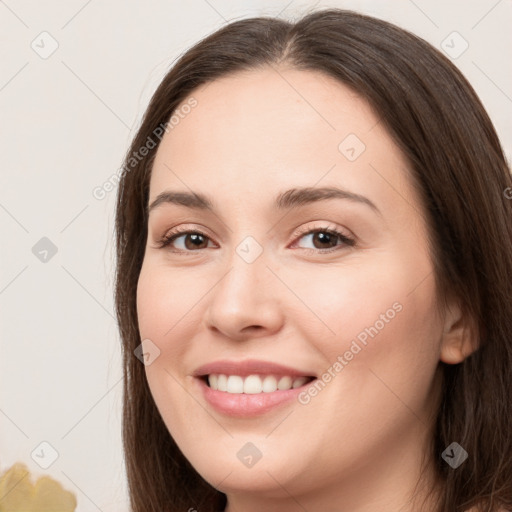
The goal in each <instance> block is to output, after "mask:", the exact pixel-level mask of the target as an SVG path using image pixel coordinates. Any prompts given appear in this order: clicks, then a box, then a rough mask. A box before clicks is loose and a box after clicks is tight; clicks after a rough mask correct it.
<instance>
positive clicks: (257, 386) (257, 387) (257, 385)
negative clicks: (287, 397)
mask: <svg viewBox="0 0 512 512" xmlns="http://www.w3.org/2000/svg"><path fill="white" fill-rule="evenodd" d="M312 379H313V377H292V376H290V375H282V376H275V375H257V374H253V375H248V376H247V377H242V376H240V375H225V374H215V373H212V374H210V375H208V376H207V382H208V385H209V387H210V388H211V389H213V390H216V391H223V392H225V393H233V394H241V393H244V394H247V395H256V394H259V393H273V392H275V391H278V390H279V391H286V390H288V389H295V388H299V387H301V386H303V385H304V384H306V383H308V382H311V380H312Z"/></svg>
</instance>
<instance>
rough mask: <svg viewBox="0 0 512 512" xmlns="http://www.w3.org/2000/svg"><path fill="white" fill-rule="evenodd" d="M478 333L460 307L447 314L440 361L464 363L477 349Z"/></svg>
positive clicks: (451, 309)
mask: <svg viewBox="0 0 512 512" xmlns="http://www.w3.org/2000/svg"><path fill="white" fill-rule="evenodd" d="M475 336H476V331H475V330H474V328H473V329H472V328H471V326H470V325H469V322H468V321H467V319H466V318H465V317H464V316H463V315H462V313H461V311H460V308H459V307H455V308H454V307H452V308H450V309H449V311H448V312H447V314H446V317H445V323H444V328H443V334H442V338H441V346H440V355H439V359H440V360H441V361H443V362H444V363H447V364H459V363H462V362H463V361H464V360H465V359H466V358H467V357H468V356H469V355H471V354H472V353H473V352H474V351H475V350H476V348H477V346H476V345H477V344H476V337H475Z"/></svg>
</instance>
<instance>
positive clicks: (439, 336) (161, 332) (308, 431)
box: [137, 66, 474, 512]
mask: <svg viewBox="0 0 512 512" xmlns="http://www.w3.org/2000/svg"><path fill="white" fill-rule="evenodd" d="M192 96H193V97H194V98H196V100H197V102H198V104H197V106H196V107H195V108H194V109H193V110H192V111H191V112H190V113H189V114H188V115H187V116H185V117H184V119H182V120H181V121H180V122H179V124H177V125H176V126H174V127H173V128H172V130H170V131H169V132H168V133H166V134H165V136H164V137H163V140H162V142H161V144H160V146H159V148H158V151H157V155H156V159H155V163H154V167H153V172H152V176H151V182H150V193H149V203H151V202H152V201H153V200H154V199H155V198H156V197H157V195H158V194H159V193H161V192H162V191H164V190H179V191H190V190H192V191H195V192H201V193H204V194H207V195H210V196H211V197H212V200H213V201H214V203H215V206H216V209H215V213H212V212H208V211H198V210H197V211H195V210H191V209H187V208H186V207H183V206H177V205H172V204H163V205H161V206H159V207H157V208H155V209H154V210H153V211H152V212H151V213H150V217H149V222H148V240H147V246H146V252H145V256H144V262H143V265H142V269H141V273H140V278H139V283H138V289H137V304H138V321H139V328H140V333H141V339H150V340H151V341H152V342H153V343H154V344H155V345H156V346H158V348H159V349H160V351H161V353H160V356H159V357H157V358H156V359H155V360H154V362H153V363H152V364H150V365H148V366H146V367H145V368H146V375H147V379H148V383H149V386H150V389H151V392H152V394H153V396H154V399H155V402H156V404H157V407H158V409H159V412H160V414H161V415H162V418H163V420H164V422H165V424H166V426H167V428H168V430H169V432H170V433H171V435H172V436H173V437H174V439H175V440H176V442H177V443H178V446H179V447H180V449H181V450H182V451H183V453H184V455H185V456H186V457H187V458H188V459H189V460H190V462H191V463H192V465H193V466H194V467H195V468H196V470H197V471H198V472H199V473H200V474H201V475H202V476H203V477H204V478H205V479H206V480H207V481H208V482H209V483H210V484H212V485H214V486H215V487H217V488H218V489H219V490H221V491H222V492H224V493H226V494H227V496H228V505H227V508H226V510H227V511H228V512H235V511H243V512H253V511H261V510H267V511H277V510H279V511H280V512H287V511H290V512H292V511H299V510H304V509H306V510H322V511H324V512H328V511H337V512H339V511H341V510H343V511H351V512H369V511H372V512H373V511H375V510H380V511H382V512H387V511H389V512H396V511H398V510H400V512H408V511H411V512H412V511H413V510H415V511H417V510H418V507H417V505H416V504H415V502H414V500H415V499H416V500H417V499H419V498H422V497H423V494H422V491H421V485H420V488H419V489H415V485H416V483H417V481H418V478H419V476H420V464H421V461H422V459H421V457H422V450H423V449H425V447H426V443H427V442H428V440H429V425H430V423H429V422H430V421H431V420H432V411H433V408H434V406H435V399H436V397H438V396H439V395H438V393H439V391H440V390H439V388H438V385H437V383H438V381H437V378H436V375H437V374H436V368H437V367H438V363H439V361H440V360H443V361H444V362H447V363H450V364H455V363H458V362H461V361H462V360H463V359H464V358H465V357H467V355H469V353H470V352H471V351H472V350H474V348H471V343H470V339H471V337H470V336H469V333H468V331H467V329H466V327H465V326H466V324H465V323H464V319H463V318H462V316H461V313H460V310H459V308H458V306H457V304H456V303H455V302H454V301H453V302H451V303H449V307H448V308H446V309H445V310H443V311H442V312H441V313H442V314H439V313H438V312H437V310H436V304H437V303H436V300H437V298H436V289H435V283H434V277H433V273H432V272H433V267H432V261H431V258H430V255H429V252H428V248H427V242H426V240H427V239H426V236H427V225H426V224H425V221H424V217H423V215H422V212H423V211H424V209H423V206H422V205H421V203H420V200H419V196H418V194H417V193H416V191H415V190H414V189H413V188H412V185H411V181H410V179H409V170H408V164H407V162H406V160H405V159H404V157H403V155H402V154H401V152H400V150H399V149H398V147H397V146H396V145H395V143H394V142H393V140H392V139H391V138H390V136H389V134H388V133H387V132H386V131H385V129H384V127H383V125H382V124H381V123H379V118H378V116H376V114H375V113H374V112H373V111H372V110H371V109H370V107H369V106H368V104H367V103H366V102H365V101H364V100H363V99H361V98H360V97H359V96H358V95H357V94H355V93H354V92H352V91H351V90H350V89H348V88H347V87H345V86H344V85H343V84H341V83H339V82H338V81H336V80H334V79H332V78H331V77H328V76H326V75H323V74H321V73H318V72H312V71H299V70H294V69H290V68H286V67H283V66H281V67H280V68H275V69H273V68H270V67H267V68H264V69H260V70H257V71H254V70H252V71H249V72H243V73H237V74H235V75H231V76H229V77H224V78H221V79H219V80H216V81H214V82H211V83H209V84H207V85H206V86H202V87H200V88H198V89H197V90H195V91H194V92H193V94H192ZM185 102H186V100H184V102H183V103H185ZM351 133H352V134H356V135H357V136H358V137H359V139H360V140H361V141H363V143H364V144H365V146H366V149H365V151H364V152H363V153H362V154H361V155H360V156H359V157H358V158H357V159H356V160H355V161H353V162H351V161H349V160H348V159H347V158H346V157H345V155H344V154H342V153H341V152H340V150H339V149H338V145H339V144H340V142H341V141H342V140H344V139H345V137H346V136H347V135H348V134H351ZM212 185H213V186H212ZM301 186H303V187H321V186H337V187H340V188H345V189H347V190H350V191H352V192H355V193H358V194H361V195H364V196H365V197H367V198H369V199H370V200H371V201H372V202H374V203H375V205H376V206H377V207H378V209H379V210H380V212H381V215H379V214H377V213H375V212H374V211H373V210H372V209H371V208H369V207H368V206H365V205H364V204H359V203H356V202H352V201H348V200H346V199H329V200H325V201H321V202H318V203H312V204H309V205H305V206H301V207H299V208H297V209H295V210H291V211H289V212H288V213H286V212H282V211H278V210H276V209H275V208H274V207H273V199H274V196H275V195H277V193H278V192H280V191H284V190H287V189H289V188H294V187H301ZM178 226H179V227H180V228H183V229H185V228H187V229H191V230H193V229H196V230H199V231H201V232H202V233H204V234H205V235H206V237H207V238H206V239H205V242H204V244H203V245H202V246H200V247H202V248H200V249H194V247H195V246H194V245H193V243H192V242H191V241H190V236H186V235H182V236H181V237H180V238H179V239H178V240H176V241H175V242H174V247H173V249H175V250H178V251H179V250H181V251H182V253H181V254H177V253H173V252H172V248H170V247H167V248H164V249H160V248H157V242H158V240H159V239H160V238H161V237H162V236H164V235H165V234H166V233H168V232H169V231H170V230H171V228H174V227H178ZM326 226H328V227H330V228H334V229H337V230H339V231H341V232H342V233H343V234H346V235H349V236H352V237H354V238H355V239H356V246H354V247H350V246H347V245H343V242H342V241H341V240H339V239H336V238H335V239H334V242H331V245H322V244H321V243H319V241H318V240H317V241H316V242H315V241H314V239H313V238H312V236H311V235H300V234H299V231H298V230H299V229H302V228H309V229H311V230H313V229H316V230H319V231H322V229H323V228H325V227H326ZM247 236H252V237H253V238H254V239H256V240H257V241H258V243H259V244H260V245H261V247H262V248H263V253H262V254H261V255H260V256H259V257H258V258H257V259H256V260H255V261H254V262H253V263H247V262H246V261H244V259H242V258H241V257H240V256H239V255H238V254H237V252H236V248H237V246H238V245H239V244H240V243H241V242H242V240H244V239H245V238H246V237H247ZM299 237H300V238H299ZM336 244H338V245H336ZM334 246H336V250H335V251H333V252H325V250H326V249H325V248H328V247H334ZM307 249H310V250H309V251H308V250H307ZM185 251H188V253H187V254H184V252H185ZM394 303H399V304H400V305H401V306H402V310H401V311H400V312H399V313H397V314H396V315H395V316H394V318H393V319H391V320H389V321H388V322H386V323H385V327H384V328H382V329H381V330H379V332H378V334H377V335H376V336H374V337H373V338H368V342H367V345H366V346H364V345H362V344H361V343H360V344H359V345H362V347H363V348H362V350H361V351H360V352H358V353H357V355H355V356H354V357H353V359H352V360H351V361H349V362H348V364H347V365H346V366H344V368H343V369H342V371H340V372H339V373H337V374H336V377H334V378H332V380H331V381H330V382H329V383H328V384H327V385H326V386H325V388H324V389H322V391H321V392H319V393H318V394H317V396H315V397H313V398H312V399H311V401H310V402H309V403H308V404H306V405H302V404H300V403H298V402H297V401H292V402H291V403H290V404H287V405H285V406H284V407H280V408H278V409H277V410H273V411H270V412H268V413H266V414H264V415H261V416H260V417H257V418H253V419H247V418H232V417H228V416H226V415H223V414H221V413H218V412H217V411H215V410H214V409H212V408H211V407H210V406H209V405H208V404H207V402H206V401H205V400H204V398H203V396H202V394H201V393H199V388H198V385H197V382H196V380H195V379H194V378H193V377H192V374H193V372H194V370H195V369H196V368H197V367H198V366H200V365H202V364H205V363H208V362H211V361H214V360H218V359H235V360H241V359H246V358H254V359H263V360H267V361H275V362H281V363H283V364H287V365H289V366H292V367H296V368H299V369H301V370H308V371H309V372H310V373H311V374H315V375H319V376H320V375H322V374H323V373H324V372H326V371H327V369H328V368H329V367H331V366H332V365H333V364H334V363H335V362H336V361H337V358H338V356H340V355H343V354H344V353H345V352H346V351H347V350H349V349H350V346H351V343H352V341H353V340H354V339H356V337H357V335H358V334H359V333H361V332H362V331H364V329H365V328H366V327H369V326H372V325H374V324H375V323H376V321H377V320H379V318H381V316H380V315H381V314H385V313H386V311H387V310H389V309H390V308H392V305H393V304H394ZM247 442H252V443H253V444H254V445H256V447H257V448H258V449H259V451H260V452H261V453H262V458H261V459H260V460H259V461H258V462H257V464H255V465H254V466H253V467H251V468H248V467H246V466H245V465H243V464H242V463H241V462H240V460H239V459H238V458H237V452H238V451H239V450H240V449H241V448H242V446H244V445H245V444H246V443H247ZM430 481H431V472H430V466H428V469H427V472H426V473H425V476H424V478H423V479H422V480H421V482H423V483H424V484H426V483H430ZM415 491H416V494H414V492H415ZM191 506H194V504H193V503H191ZM426 510H429V509H428V508H427V509H426Z"/></svg>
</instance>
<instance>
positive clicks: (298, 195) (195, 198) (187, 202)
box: [147, 187, 382, 216]
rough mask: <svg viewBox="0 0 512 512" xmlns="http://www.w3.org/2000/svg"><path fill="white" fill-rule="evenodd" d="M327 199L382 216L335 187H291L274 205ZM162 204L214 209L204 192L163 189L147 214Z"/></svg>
mask: <svg viewBox="0 0 512 512" xmlns="http://www.w3.org/2000/svg"><path fill="white" fill-rule="evenodd" d="M327 199H348V200H349V201H352V202H357V203H360V204H364V205H366V206H369V207H370V208H371V209H372V210H373V211H374V212H376V213H378V214H379V215H381V216H382V213H381V211H380V210H379V209H378V208H377V206H376V205H375V204H374V203H373V202H372V201H371V200H370V199H368V198H367V197H365V196H362V195H360V194H356V193H354V192H349V191H348V190H343V189H340V188H336V187H321V188H315V187H304V188H292V189H290V190H286V191H285V192H282V193H280V194H279V195H278V196H277V197H276V198H275V201H274V205H275V208H277V209H278V210H290V209H292V208H298V207H300V206H303V205H306V204H310V203H315V202H318V201H325V200H327ZM162 204H176V205H180V206H185V207H187V208H191V209H196V210H211V211H213V210H214V205H213V201H212V199H210V198H209V197H208V196H206V195H204V194H200V193H196V192H176V191H170V190H165V191H164V192H162V193H160V194H158V196H157V197H156V198H155V200H154V201H153V202H152V203H151V204H150V205H149V206H148V207H147V214H148V215H149V214H150V213H151V211H153V210H154V209H155V208H157V207H158V206H160V205H162Z"/></svg>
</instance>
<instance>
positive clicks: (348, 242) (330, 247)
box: [294, 226, 356, 253]
mask: <svg viewBox="0 0 512 512" xmlns="http://www.w3.org/2000/svg"><path fill="white" fill-rule="evenodd" d="M298 236H299V238H298V239H299V240H301V239H303V238H304V239H309V241H310V242H311V243H313V249H310V248H307V247H302V249H305V250H306V251H308V252H318V251H320V252H324V253H325V252H332V251H336V250H339V248H340V246H341V248H343V246H349V247H353V246H355V244H356V241H355V240H354V239H353V238H352V237H350V236H348V235H346V234H344V233H342V232H340V231H338V230H337V229H335V228H331V227H328V226H326V227H325V228H316V229H311V228H310V227H309V226H308V227H306V228H305V229H303V230H301V231H299V234H298ZM338 241H341V243H338ZM295 244H296V242H295ZM295 244H294V245H295Z"/></svg>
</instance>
